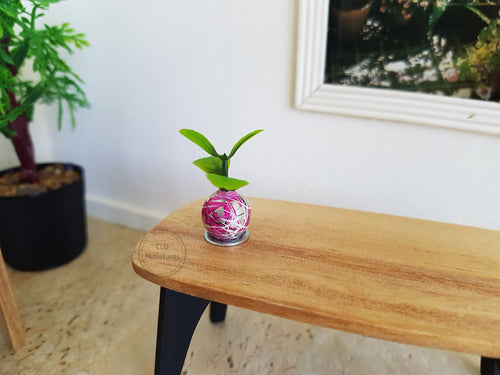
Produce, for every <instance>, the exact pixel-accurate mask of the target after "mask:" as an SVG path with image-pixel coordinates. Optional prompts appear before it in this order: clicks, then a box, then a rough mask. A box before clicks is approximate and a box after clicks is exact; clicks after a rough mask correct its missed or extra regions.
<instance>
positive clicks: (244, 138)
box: [228, 129, 264, 159]
mask: <svg viewBox="0 0 500 375" xmlns="http://www.w3.org/2000/svg"><path fill="white" fill-rule="evenodd" d="M263 131H264V129H258V130H254V131H253V132H250V133H248V134H247V135H245V136H244V137H243V138H241V139H240V140H239V141H238V142H236V144H235V145H234V146H233V148H232V149H231V152H230V153H229V155H228V158H229V159H230V158H232V157H233V155H234V154H235V153H236V151H238V149H239V148H240V147H241V146H242V145H243V143H245V142H246V141H248V140H249V139H250V138H252V137H253V136H254V135H257V134H259V133H260V132H263Z"/></svg>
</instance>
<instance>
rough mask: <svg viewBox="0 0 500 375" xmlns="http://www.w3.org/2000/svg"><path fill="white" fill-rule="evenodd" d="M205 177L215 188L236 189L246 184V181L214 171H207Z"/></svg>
mask: <svg viewBox="0 0 500 375" xmlns="http://www.w3.org/2000/svg"><path fill="white" fill-rule="evenodd" d="M207 178H208V180H209V181H210V182H211V183H212V184H213V185H214V186H215V187H216V188H219V189H224V190H237V189H239V188H242V187H243V186H246V185H248V182H247V181H244V180H238V179H236V178H231V177H225V176H221V175H218V174H214V173H208V174H207Z"/></svg>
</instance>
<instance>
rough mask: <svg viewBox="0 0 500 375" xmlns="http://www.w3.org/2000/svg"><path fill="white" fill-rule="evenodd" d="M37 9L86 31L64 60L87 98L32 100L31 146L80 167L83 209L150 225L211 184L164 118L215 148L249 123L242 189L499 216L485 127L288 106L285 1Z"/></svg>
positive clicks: (355, 204) (77, 3)
mask: <svg viewBox="0 0 500 375" xmlns="http://www.w3.org/2000/svg"><path fill="white" fill-rule="evenodd" d="M51 18H52V19H54V20H69V21H71V23H72V25H73V26H74V27H75V28H77V29H79V30H82V31H84V32H85V33H86V34H87V36H88V39H89V40H90V42H91V44H92V47H91V48H90V49H88V50H86V51H83V52H79V53H78V54H77V55H75V56H73V57H72V58H71V60H72V65H73V67H74V68H75V70H76V71H78V72H79V73H80V74H81V76H82V77H83V78H84V79H85V80H86V82H87V85H86V92H87V94H88V96H89V99H90V100H91V102H92V109H91V110H89V111H80V112H79V113H78V115H77V121H78V126H77V129H76V130H75V131H74V132H72V131H71V129H70V128H71V127H70V126H69V123H67V124H65V125H66V126H65V128H64V130H63V131H62V132H61V133H58V132H57V130H56V124H55V122H56V113H55V109H54V108H44V107H40V108H38V110H37V119H36V123H35V124H34V129H35V138H36V141H37V142H38V141H39V143H40V144H39V145H38V150H37V155H38V157H39V160H40V161H45V160H54V159H56V160H70V161H74V162H77V163H81V164H82V165H84V166H85V168H86V172H87V191H88V196H89V211H90V214H93V215H96V216H99V217H103V218H107V219H111V220H115V221H117V222H121V223H125V224H128V225H132V226H136V227H142V228H149V227H150V226H152V225H153V224H154V223H155V222H156V221H157V220H158V219H159V218H161V217H163V216H165V215H167V214H168V213H170V212H172V211H173V210H175V209H176V208H178V207H180V206H181V205H183V204H185V203H187V202H189V201H191V200H193V199H196V198H201V197H204V196H207V195H209V194H210V193H211V192H212V191H213V190H214V188H213V187H212V186H211V185H210V184H209V183H208V181H206V179H205V177H204V176H203V174H202V172H201V171H200V170H198V169H197V168H196V167H194V166H193V165H192V164H191V162H192V161H193V160H194V159H196V158H198V157H201V156H203V152H202V151H201V150H199V149H197V148H196V146H194V145H193V144H191V143H189V142H188V141H187V140H185V139H183V138H182V137H181V136H180V135H179V134H178V133H177V131H178V129H181V128H186V127H187V128H194V129H197V130H199V131H201V132H202V133H204V134H206V135H207V137H208V138H209V139H211V140H213V141H214V143H215V145H216V147H217V148H220V149H222V150H224V149H225V150H229V149H230V148H231V146H232V144H233V142H234V141H236V140H237V139H238V138H239V137H240V136H242V135H243V134H245V133H246V132H248V131H250V130H253V129H257V128H263V129H265V130H266V131H265V132H264V133H262V134H260V135H258V136H257V137H255V138H254V139H252V140H251V141H250V142H249V143H248V144H246V145H245V146H244V147H243V148H242V149H241V150H240V151H239V153H238V154H237V155H236V157H235V158H234V160H233V161H232V163H231V170H230V174H231V175H232V176H234V177H237V178H238V177H239V178H243V179H247V180H249V181H250V182H251V184H250V185H249V186H248V187H245V188H243V189H242V193H243V194H245V195H247V196H258V197H266V198H276V199H284V200H293V201H301V202H310V203H317V204H324V205H332V206H340V207H347V208H353V209H359V210H366V211H375V212H384V213H391V214H397V215H404V216H411V217H418V218H425V219H432V220H439V221H446V222H453V223H460V224H466V225H473V226H480V227H485V228H493V229H500V137H494V136H486V135H480V134H474V133H466V132H460V131H451V130H444V129H438V128H431V127H425V126H418V125H414V126H413V125H404V124H397V123H385V122H379V121H369V120H361V119H353V118H345V117H336V116H332V115H322V114H315V113H306V112H300V111H297V110H295V109H293V107H292V97H293V90H294V74H295V44H296V28H297V22H296V20H297V2H296V1H291V0H275V1H265V0H255V1H243V0H217V1H216V0H175V1H174V0H168V1H167V0H164V1H158V0H155V1H153V0H143V1H141V2H137V1H130V0H126V1H125V0H120V1H118V0H108V1H100V0H71V1H67V2H65V3H63V4H59V5H56V6H54V7H53V11H52V13H51ZM360 105H362V103H360ZM5 145H6V143H5V142H4V141H3V140H2V142H0V148H1V149H2V150H3V149H4V147H5ZM3 154H4V153H2V159H1V160H0V167H3V166H7V165H8V164H9V163H11V162H12V157H11V156H8V157H6V156H4V155H3ZM298 214H299V213H298Z"/></svg>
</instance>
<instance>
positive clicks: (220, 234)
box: [201, 190, 250, 246]
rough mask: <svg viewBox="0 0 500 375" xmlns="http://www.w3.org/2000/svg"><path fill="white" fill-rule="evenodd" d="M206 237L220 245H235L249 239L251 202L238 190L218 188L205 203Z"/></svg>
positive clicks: (203, 209) (203, 217)
mask: <svg viewBox="0 0 500 375" xmlns="http://www.w3.org/2000/svg"><path fill="white" fill-rule="evenodd" d="M201 218H202V220H203V224H204V225H205V229H206V232H205V239H206V240H207V241H208V242H210V243H212V244H215V245H219V246H234V245H238V244H240V243H243V242H245V241H246V240H247V239H248V230H247V228H248V224H249V222H250V204H249V203H248V201H247V200H246V199H245V197H243V196H242V195H241V194H239V193H238V192H236V191H222V190H217V191H216V192H215V193H213V194H212V195H211V196H210V197H208V199H207V200H206V201H205V203H203V207H202V209H201Z"/></svg>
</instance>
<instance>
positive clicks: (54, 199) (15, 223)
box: [0, 163, 87, 271]
mask: <svg viewBox="0 0 500 375" xmlns="http://www.w3.org/2000/svg"><path fill="white" fill-rule="evenodd" d="M52 164H55V163H50V164H38V165H37V167H38V169H41V168H43V167H46V166H49V165H52ZM57 164H63V165H64V168H65V169H73V170H75V171H76V172H78V173H79V174H80V178H79V179H78V180H76V181H74V182H72V183H71V184H69V185H66V186H63V187H61V188H59V189H55V190H50V191H46V192H42V193H35V194H30V195H25V196H19V197H0V248H1V249H2V253H3V257H4V259H5V262H6V263H7V264H9V265H10V266H11V267H13V268H16V269H18V270H23V271H37V270H45V269H49V268H53V267H57V266H60V265H63V264H65V263H68V262H69V261H71V260H73V259H75V258H76V257H77V256H78V255H80V253H81V252H82V251H83V250H84V248H85V245H86V244H87V223H86V216H85V202H84V174H83V169H82V168H81V167H79V166H76V165H72V164H65V163H57ZM18 170H19V168H13V169H9V170H5V171H2V172H0V175H3V174H5V173H8V172H15V171H18Z"/></svg>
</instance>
